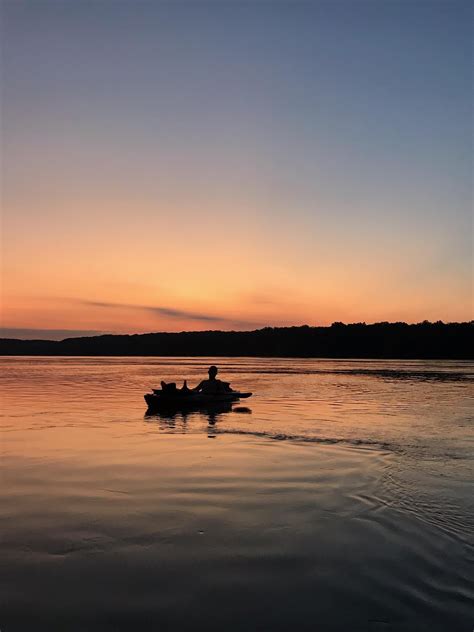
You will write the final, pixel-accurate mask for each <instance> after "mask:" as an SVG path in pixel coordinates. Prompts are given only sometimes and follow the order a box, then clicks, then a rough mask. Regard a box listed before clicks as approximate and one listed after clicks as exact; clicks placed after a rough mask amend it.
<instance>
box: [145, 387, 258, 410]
mask: <svg viewBox="0 0 474 632" xmlns="http://www.w3.org/2000/svg"><path fill="white" fill-rule="evenodd" d="M251 395H252V393H240V392H238V391H232V392H230V393H216V394H215V395H210V394H205V393H193V392H192V391H191V392H189V393H186V394H182V393H180V392H179V391H178V392H177V393H169V394H168V393H167V394H166V395H165V394H163V392H162V391H154V392H153V393H147V394H146V395H145V402H146V404H147V406H148V408H149V409H150V410H160V409H164V410H169V409H173V408H177V409H186V408H189V409H199V408H209V407H212V406H222V405H223V404H232V403H233V402H237V401H238V400H239V399H246V398H247V397H250V396H251Z"/></svg>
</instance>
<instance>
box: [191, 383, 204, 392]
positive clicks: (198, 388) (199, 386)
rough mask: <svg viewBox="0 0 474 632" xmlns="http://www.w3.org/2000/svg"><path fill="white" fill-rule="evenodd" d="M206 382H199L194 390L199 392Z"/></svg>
mask: <svg viewBox="0 0 474 632" xmlns="http://www.w3.org/2000/svg"><path fill="white" fill-rule="evenodd" d="M203 384H204V382H199V384H198V385H197V386H195V387H194V388H193V389H192V390H193V391H195V392H196V393H199V391H200V390H202V385H203Z"/></svg>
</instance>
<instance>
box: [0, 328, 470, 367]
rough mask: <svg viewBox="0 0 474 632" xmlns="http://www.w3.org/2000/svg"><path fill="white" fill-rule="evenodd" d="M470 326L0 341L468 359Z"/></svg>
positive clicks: (93, 351) (35, 349) (65, 347)
mask: <svg viewBox="0 0 474 632" xmlns="http://www.w3.org/2000/svg"><path fill="white" fill-rule="evenodd" d="M473 325H474V321H471V322H468V323H443V322H441V321H439V322H436V323H430V322H427V321H425V322H422V323H418V324H413V325H408V324H407V323H388V322H382V323H375V324H371V325H366V324H365V323H354V324H350V325H345V324H344V323H333V324H332V325H331V326H330V327H309V326H308V325H303V326H302V327H265V328H264V329H258V330H256V331H196V332H181V333H150V334H134V335H103V336H93V337H88V338H66V339H65V340H62V341H48V340H16V339H7V338H3V339H0V355H65V356H69V355H85V356H88V355H94V356H95V355H97V356H101V355H104V356H261V357H308V358H309V357H314V358H318V357H319V358H452V359H471V358H472V357H473V353H472V333H473Z"/></svg>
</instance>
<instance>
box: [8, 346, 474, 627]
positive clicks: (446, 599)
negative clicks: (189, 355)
mask: <svg viewBox="0 0 474 632" xmlns="http://www.w3.org/2000/svg"><path fill="white" fill-rule="evenodd" d="M0 363H1V364H2V369H3V371H2V374H1V378H0V379H1V382H2V394H3V401H2V403H3V411H2V413H3V417H2V424H3V432H2V444H1V447H2V482H3V483H4V484H3V486H2V490H1V492H0V528H1V531H2V539H1V541H0V554H1V555H2V571H3V587H2V603H1V607H0V627H1V628H2V630H3V629H5V630H7V631H8V630H15V631H16V630H31V629H39V630H68V631H69V630H73V631H75V630H88V631H89V630H91V631H95V630H130V629H140V630H160V631H161V630H180V631H181V630H185V631H186V630H196V629H206V630H222V629H225V630H229V631H230V632H234V631H235V632H237V631H239V632H240V631H241V630H272V631H273V630H279V631H280V630H281V631H283V630H291V629H298V630H315V629H317V630H351V631H352V630H361V631H362V630H364V631H366V630H381V629H390V630H392V631H397V630H401V631H405V632H406V631H413V632H415V630H416V631H418V630H422V631H423V630H426V631H427V630H430V632H431V631H432V630H437V631H439V632H441V631H444V630H446V629H449V630H451V631H457V630H459V631H461V630H470V629H471V626H472V621H473V620H474V616H473V611H472V603H473V602H472V598H473V593H472V565H473V562H474V548H473V542H472V533H473V532H474V519H473V516H474V506H473V498H472V480H473V444H474V441H473V416H472V395H473V376H474V370H473V368H474V367H473V364H472V363H468V362H464V363H461V362H434V361H432V362H414V361H410V362H403V363H402V362H395V361H391V362H381V361H374V362H367V361H365V362H354V361H340V362H337V361H332V360H331V361H321V360H316V361H315V360H294V361H293V360H288V359H285V360H271V359H244V358H243V359H235V358H230V359H229V358H225V359H219V361H217V362H216V360H215V359H202V358H194V359H172V358H167V359H163V360H161V359H154V358H151V359H148V358H147V359H141V358H110V359H109V358H3V359H1V360H0ZM212 363H218V364H219V366H220V369H221V374H222V376H223V379H227V378H228V379H229V381H231V382H232V385H233V386H234V387H235V388H241V389H242V390H252V391H253V392H254V393H255V395H254V397H252V399H251V400H248V403H249V406H247V405H241V403H240V402H238V403H235V404H233V405H227V406H226V407H225V408H218V409H216V408H214V409H212V410H210V409H207V410H199V411H189V410H188V411H179V410H175V411H169V412H167V413H165V412H163V411H161V412H159V413H154V414H153V415H148V414H145V405H144V401H143V394H144V393H145V392H148V391H149V390H150V388H153V387H156V385H157V384H159V381H160V380H161V379H165V380H169V381H173V380H175V381H178V380H179V379H183V378H188V379H190V380H191V382H192V381H193V380H196V382H197V381H199V379H200V378H201V377H202V375H205V372H206V369H207V367H208V366H209V364H212ZM245 403H247V402H245ZM209 438H212V439H213V440H212V441H209V440H208V439H209Z"/></svg>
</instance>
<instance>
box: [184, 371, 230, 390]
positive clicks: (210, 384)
mask: <svg viewBox="0 0 474 632" xmlns="http://www.w3.org/2000/svg"><path fill="white" fill-rule="evenodd" d="M218 370H219V369H218V368H217V367H216V366H214V365H212V366H210V367H209V371H208V373H209V379H207V380H202V382H200V383H199V384H198V385H197V386H195V387H194V388H193V391H195V392H197V393H226V392H229V391H230V390H232V389H231V388H230V385H229V382H222V381H221V380H218V379H217V377H216V376H217V372H218Z"/></svg>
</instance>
